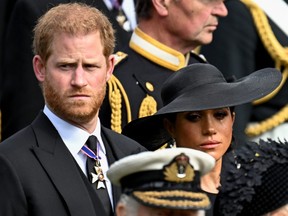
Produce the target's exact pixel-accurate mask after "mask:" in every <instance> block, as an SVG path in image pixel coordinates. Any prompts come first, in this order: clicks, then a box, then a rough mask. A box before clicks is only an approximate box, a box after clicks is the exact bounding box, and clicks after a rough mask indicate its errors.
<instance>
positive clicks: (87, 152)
mask: <svg viewBox="0 0 288 216" xmlns="http://www.w3.org/2000/svg"><path fill="white" fill-rule="evenodd" d="M81 151H82V152H83V153H84V154H85V155H86V156H87V157H89V158H92V159H94V160H95V161H96V160H101V157H100V156H99V146H98V148H97V155H96V154H95V153H94V152H93V151H92V150H91V149H90V148H89V147H88V146H87V145H84V146H83V147H82V148H81Z"/></svg>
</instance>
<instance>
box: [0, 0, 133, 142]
mask: <svg viewBox="0 0 288 216" xmlns="http://www.w3.org/2000/svg"><path fill="white" fill-rule="evenodd" d="M72 1H73V0H41V1H35V0H17V2H16V4H15V6H14V9H13V12H12V15H11V19H10V22H9V24H8V27H7V32H6V40H5V43H4V44H5V46H3V48H4V52H3V57H4V59H3V71H2V76H3V78H2V80H3V83H1V84H0V88H1V90H2V98H3V100H2V102H1V110H2V140H4V139H6V138H7V137H9V136H10V135H12V134H14V133H15V132H17V131H18V130H20V129H22V128H24V127H25V126H27V125H28V124H29V123H30V122H31V121H33V119H34V118H35V117H36V116H37V114H38V111H39V110H40V109H41V108H42V107H43V106H44V100H43V97H42V93H41V90H40V88H39V86H38V81H37V80H36V78H35V76H34V72H33V66H32V59H33V53H32V48H31V47H32V39H33V34H32V29H33V28H34V25H35V23H36V20H37V19H38V18H39V17H40V16H41V15H42V14H43V13H44V12H46V11H47V10H48V9H49V8H51V7H52V6H55V5H57V4H59V3H67V2H72ZM74 1H76V2H85V3H87V4H89V5H92V6H95V7H96V8H98V9H99V10H101V11H102V12H103V13H104V14H105V15H107V17H108V18H109V20H110V21H111V23H112V25H113V26H114V28H115V30H116V40H117V41H116V42H117V43H116V44H117V47H116V50H117V49H118V47H121V45H123V44H128V42H129V39H130V35H131V33H130V32H126V31H125V30H123V29H122V28H121V27H120V26H119V24H118V22H117V21H116V18H115V14H114V13H111V12H110V11H109V10H108V8H107V7H106V5H105V3H104V2H103V0H74Z"/></svg>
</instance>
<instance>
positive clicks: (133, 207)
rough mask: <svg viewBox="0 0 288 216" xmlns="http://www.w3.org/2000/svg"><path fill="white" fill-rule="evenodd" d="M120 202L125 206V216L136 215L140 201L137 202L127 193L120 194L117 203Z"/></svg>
mask: <svg viewBox="0 0 288 216" xmlns="http://www.w3.org/2000/svg"><path fill="white" fill-rule="evenodd" d="M120 203H121V204H122V205H124V206H125V208H126V210H127V211H126V212H127V214H126V216H133V215H137V214H138V213H137V212H138V209H139V207H140V203H138V202H137V201H136V200H135V199H134V198H133V197H131V196H128V195H127V194H122V195H121V197H120V200H119V202H118V204H120Z"/></svg>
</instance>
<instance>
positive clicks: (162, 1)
mask: <svg viewBox="0 0 288 216" xmlns="http://www.w3.org/2000/svg"><path fill="white" fill-rule="evenodd" d="M169 3H170V0H152V4H153V5H154V8H155V10H156V11H157V13H158V14H159V15H160V16H167V15H168V6H169Z"/></svg>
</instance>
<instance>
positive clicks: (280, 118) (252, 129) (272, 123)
mask: <svg viewBox="0 0 288 216" xmlns="http://www.w3.org/2000/svg"><path fill="white" fill-rule="evenodd" d="M287 120H288V105H286V106H285V107H283V108H282V109H281V110H280V111H279V112H277V113H276V114H275V115H273V116H272V117H270V118H268V119H266V120H264V121H262V122H260V123H256V124H253V125H250V126H248V127H247V128H246V130H245V133H246V134H247V135H248V136H250V137H254V136H258V135H261V134H262V133H264V132H266V131H269V130H271V129H273V128H275V127H277V126H278V125H280V124H282V123H284V122H285V121H287Z"/></svg>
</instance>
